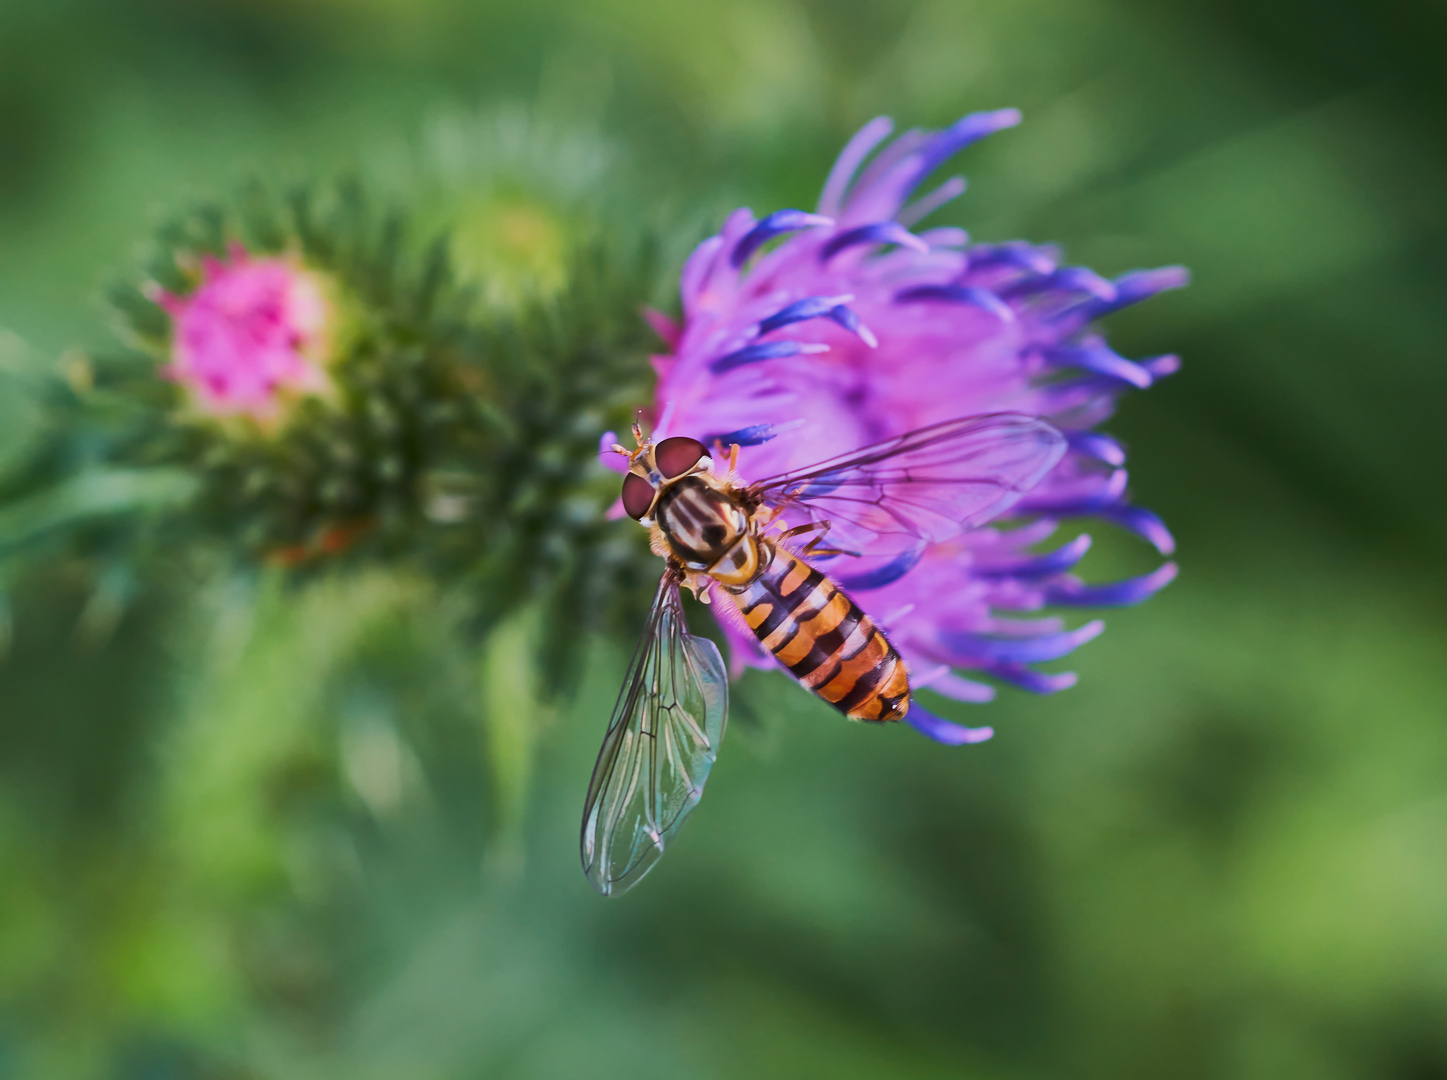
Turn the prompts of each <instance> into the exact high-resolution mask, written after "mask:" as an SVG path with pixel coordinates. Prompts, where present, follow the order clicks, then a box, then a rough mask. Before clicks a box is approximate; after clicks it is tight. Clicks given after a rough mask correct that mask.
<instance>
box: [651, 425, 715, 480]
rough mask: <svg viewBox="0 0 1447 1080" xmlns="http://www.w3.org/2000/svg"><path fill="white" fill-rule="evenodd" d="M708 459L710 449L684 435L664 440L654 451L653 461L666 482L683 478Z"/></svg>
mask: <svg viewBox="0 0 1447 1080" xmlns="http://www.w3.org/2000/svg"><path fill="white" fill-rule="evenodd" d="M706 457H708V447H706V446H704V445H703V443H701V442H699V441H698V440H697V439H689V438H686V437H684V436H682V435H675V436H674V437H673V438H671V439H664V440H663V441H662V442H661V443H659V444H658V446H657V447H656V448H655V449H654V451H653V460H654V462H655V463H656V464H657V465H658V471H659V472H660V473H662V474H663V477H664V479H666V480H672V479H673V478H674V477H676V476H682V475H683V474H684V473H686V472H688V470H689V469H691V468H693V467H694V466H695V465H697V464H698V463H699V462H700V461H701V460H703V459H704V458H706Z"/></svg>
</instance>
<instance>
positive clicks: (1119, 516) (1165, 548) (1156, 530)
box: [1095, 506, 1176, 555]
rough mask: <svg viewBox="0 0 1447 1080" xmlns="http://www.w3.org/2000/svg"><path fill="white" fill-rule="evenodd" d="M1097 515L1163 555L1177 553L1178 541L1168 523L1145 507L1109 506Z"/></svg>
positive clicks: (1097, 512)
mask: <svg viewBox="0 0 1447 1080" xmlns="http://www.w3.org/2000/svg"><path fill="white" fill-rule="evenodd" d="M1095 514H1096V515H1097V516H1098V517H1101V518H1104V519H1105V520H1106V521H1109V522H1111V523H1112V524H1115V525H1119V526H1120V527H1121V528H1122V529H1125V530H1127V531H1129V532H1133V533H1135V534H1136V535H1137V536H1139V537H1140V538H1141V539H1143V540H1147V541H1149V542H1150V543H1151V544H1153V545H1154V546H1155V549H1156V550H1157V551H1159V552H1160V553H1161V554H1162V555H1174V554H1175V553H1176V541H1175V538H1174V537H1172V536H1171V531H1170V530H1169V529H1167V528H1166V523H1165V522H1164V521H1162V520H1161V519H1160V518H1159V517H1157V516H1156V515H1155V514H1153V513H1151V512H1150V511H1149V510H1147V509H1145V508H1144V507H1140V506H1107V507H1104V508H1102V509H1100V510H1097V511H1095Z"/></svg>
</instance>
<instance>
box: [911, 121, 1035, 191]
mask: <svg viewBox="0 0 1447 1080" xmlns="http://www.w3.org/2000/svg"><path fill="white" fill-rule="evenodd" d="M1021 119H1022V117H1021V115H1020V110H1019V109H996V110H995V111H994V112H977V113H970V114H969V115H968V116H962V117H961V118H960V119H958V120H956V121H955V122H954V123H953V124H951V125H950V126H949V127H947V128H945V129H944V130H943V131H941V132H939V133H938V134H937V135H935V136H934V137H933V138H932V139H930V141H929V142H928V143H926V144H925V145H924V146H923V147H922V148H921V149H920V152H919V158H920V160H919V164H918V165H917V166H916V167H915V171H914V174H913V176H912V177H911V178H910V179H909V180H907V181H906V185H905V187H903V188H902V189H901V191H900V196H901V198H903V197H906V196H908V195H909V193H910V192H911V191H913V190H914V189H915V187H917V186H918V185H919V183H920V181H922V180H923V179H924V178H925V177H926V176H928V175H929V174H930V173H932V172H934V171H935V170H936V169H937V168H939V167H940V166H941V165H943V164H944V163H945V162H946V161H947V160H949V159H950V158H952V157H954V156H955V154H957V153H959V152H960V151H961V150H963V149H964V148H965V147H967V146H969V145H970V144H971V143H974V142H979V141H980V140H981V139H983V138H985V137H986V136H987V135H993V134H994V133H995V132H997V131H1003V130H1005V129H1006V128H1012V127H1014V126H1015V125H1016V124H1018V123H1019V122H1020V120H1021Z"/></svg>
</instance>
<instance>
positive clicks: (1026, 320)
mask: <svg viewBox="0 0 1447 1080" xmlns="http://www.w3.org/2000/svg"><path fill="white" fill-rule="evenodd" d="M1018 122H1019V114H1018V113H1017V112H1015V111H1014V110H1003V111H999V112H991V113H976V114H972V115H970V116H966V117H965V118H963V119H962V120H960V121H959V122H958V123H956V124H954V125H953V126H951V127H949V128H946V129H944V130H943V131H937V132H921V131H912V132H908V133H906V134H904V135H902V136H900V137H899V138H897V139H895V140H894V141H893V142H892V143H889V144H888V145H886V146H884V148H883V149H882V150H880V152H879V153H878V154H877V155H875V157H874V159H873V160H872V161H871V162H870V163H869V164H868V165H867V166H865V167H864V169H863V171H862V173H861V172H860V167H861V165H863V164H864V161H865V159H866V158H867V157H868V156H869V154H870V152H871V151H873V150H874V149H875V147H877V146H879V144H880V143H882V142H883V141H884V140H885V138H886V137H887V136H888V135H889V133H890V130H891V125H890V122H889V121H888V120H887V119H884V118H881V119H877V120H875V121H873V122H871V123H870V124H868V125H866V126H865V127H864V129H863V130H861V131H860V132H859V133H858V134H857V135H856V136H855V137H854V138H853V139H852V140H851V141H850V142H849V144H848V145H847V146H846V147H845V149H844V152H843V153H842V154H841V155H840V157H839V160H838V162H837V163H836V165H835V166H834V169H833V171H832V172H831V174H830V176H829V178H828V181H827V183H826V184H825V186H824V191H823V195H822V197H821V199H820V202H819V207H818V212H817V213H806V212H803V211H799V210H780V211H777V212H775V213H772V214H770V215H768V216H767V217H765V218H763V219H761V220H757V219H755V218H754V216H753V214H752V213H750V212H749V211H748V210H743V209H741V210H736V211H735V212H734V213H733V214H732V215H730V217H729V218H728V220H727V222H726V223H725V225H724V228H723V230H722V232H721V233H720V234H719V235H717V236H714V237H711V238H710V239H708V240H706V241H704V242H703V243H702V244H701V245H699V247H698V248H697V249H696V250H695V251H694V253H693V255H692V256H691V257H690V258H689V260H688V262H687V264H686V266H685V267H684V270H683V275H682V281H681V293H682V303H683V320H682V322H681V323H680V324H674V323H673V322H672V321H671V320H668V319H665V318H663V317H661V316H654V317H653V319H652V321H653V322H654V325H655V328H656V329H658V330H659V332H660V333H661V334H662V335H663V336H664V338H665V340H666V341H667V342H668V343H669V345H670V346H671V352H670V353H669V354H668V355H665V356H659V357H656V358H655V367H656V368H657V371H658V375H659V381H658V386H657V392H656V397H655V402H654V413H653V416H654V420H655V432H654V437H655V438H661V437H666V436H668V435H672V434H687V435H692V436H694V437H696V438H699V439H701V440H702V441H703V442H704V443H705V444H708V445H710V446H716V447H718V448H719V449H721V450H723V451H726V450H727V448H728V446H729V445H730V444H734V443H736V444H738V445H739V446H740V447H742V448H743V449H742V451H741V453H740V457H739V462H738V470H739V473H740V474H741V476H742V477H743V478H744V479H745V480H747V481H755V480H761V479H763V478H765V477H768V476H771V475H774V474H776V473H781V472H785V471H788V470H791V469H796V468H800V467H803V466H807V465H810V464H812V463H813V462H816V461H821V460H823V459H825V458H829V457H831V456H833V455H835V454H839V453H843V452H846V451H850V450H853V449H856V448H858V447H861V446H864V445H866V444H869V443H872V442H875V441H877V440H881V439H885V438H888V437H890V436H893V435H898V434H901V433H904V432H907V431H911V430H913V429H916V428H919V427H923V426H925V425H928V424H933V423H937V422H940V421H944V420H949V419H953V418H956V417H961V416H970V415H977V414H984V413H992V412H1001V411H1011V412H1021V413H1029V414H1032V415H1037V416H1042V417H1045V418H1046V419H1048V420H1049V421H1050V422H1051V423H1053V424H1054V425H1055V426H1056V427H1057V428H1059V429H1060V430H1061V431H1062V432H1063V433H1064V434H1065V435H1066V437H1067V439H1068V444H1069V450H1068V452H1067V453H1066V454H1065V456H1064V457H1063V458H1062V459H1061V460H1060V462H1059V463H1058V464H1057V465H1056V466H1055V467H1054V468H1053V469H1052V470H1051V471H1050V472H1049V473H1048V474H1047V475H1046V476H1045V477H1044V479H1043V480H1041V481H1040V482H1039V484H1038V485H1037V486H1036V487H1035V488H1033V489H1032V490H1031V491H1030V492H1029V493H1028V494H1027V495H1026V496H1025V497H1024V498H1023V499H1021V500H1020V501H1019V502H1018V503H1016V504H1015V506H1014V508H1013V509H1012V510H1011V511H1010V512H1009V513H1008V514H1007V516H1006V517H1005V518H1002V519H1000V520H998V521H997V522H995V523H994V524H993V525H992V526H990V527H987V528H983V529H979V530H976V531H974V532H971V533H967V534H965V535H963V536H960V537H959V538H957V539H955V540H952V541H949V542H946V543H941V544H936V545H934V546H933V547H930V548H927V549H925V550H923V551H919V550H915V551H905V552H903V553H900V552H893V553H889V555H888V556H887V557H878V558H874V559H872V560H871V559H868V558H865V559H851V558H836V559H833V560H831V561H829V562H826V563H825V564H823V566H822V568H824V569H826V570H827V571H828V572H829V573H830V574H831V575H833V576H834V577H835V578H836V580H837V581H838V582H839V584H841V585H842V586H844V587H845V588H846V589H847V590H848V591H850V592H851V593H852V594H853V595H854V596H855V598H856V600H857V601H858V602H859V604H860V605H861V606H862V607H864V608H865V610H866V611H868V612H869V613H870V614H871V615H872V616H873V617H874V618H876V619H877V620H880V621H881V622H883V623H884V624H885V628H886V632H887V633H888V634H889V635H890V638H891V640H892V641H893V642H894V644H895V646H896V648H898V649H899V651H900V653H901V654H902V655H903V656H904V658H905V659H906V661H907V662H908V663H909V665H910V669H911V672H912V683H913V685H914V686H915V687H917V688H918V687H928V688H930V689H932V690H934V691H937V692H939V693H941V694H943V695H945V696H947V697H950V698H953V699H955V700H959V701H970V702H982V701H987V700H989V699H990V698H992V697H993V696H994V693H995V691H994V689H993V688H992V687H991V686H990V685H988V684H986V683H982V682H979V681H975V680H973V679H968V678H965V677H963V676H961V675H959V674H957V673H956V672H957V670H960V669H963V670H967V671H971V672H977V673H981V674H984V675H987V676H991V677H993V678H994V679H996V680H999V681H1002V682H1005V683H1009V684H1014V685H1016V686H1019V687H1023V688H1024V689H1027V690H1032V691H1035V692H1037V693H1051V692H1054V691H1056V690H1060V689H1063V688H1065V687H1067V686H1070V685H1072V684H1073V683H1074V681H1075V677H1074V675H1071V674H1047V673H1043V672H1041V671H1038V670H1036V669H1035V668H1034V666H1033V665H1035V664H1037V663H1040V662H1044V661H1050V660H1055V659H1058V658H1060V657H1062V656H1065V655H1066V654H1067V653H1069V652H1071V651H1072V650H1073V649H1074V648H1075V647H1076V646H1078V645H1080V644H1082V643H1083V642H1085V641H1088V640H1090V639H1091V638H1093V637H1095V636H1096V635H1097V634H1098V633H1099V632H1100V631H1101V629H1102V624H1101V623H1100V622H1099V621H1091V622H1086V623H1085V624H1084V625H1082V626H1079V627H1077V628H1075V629H1066V628H1065V624H1064V621H1063V620H1062V619H1061V618H1059V617H1058V616H1054V615H1046V616H1037V615H1031V617H1021V616H1023V615H1026V614H1027V613H1035V612H1039V611H1040V610H1041V609H1043V608H1046V607H1047V606H1063V607H1101V606H1111V605H1120V604H1131V603H1135V602H1137V601H1140V600H1142V599H1144V598H1146V597H1147V596H1149V595H1150V594H1152V593H1153V592H1155V591H1156V590H1157V589H1159V588H1161V587H1162V586H1163V585H1165V584H1166V583H1167V582H1168V581H1170V580H1171V578H1172V577H1173V576H1174V575H1175V567H1174V565H1173V564H1170V563H1167V564H1165V565H1164V566H1162V567H1161V568H1160V569H1158V570H1157V571H1155V572H1154V573H1152V574H1148V575H1146V576H1144V577H1141V578H1135V579H1131V580H1127V581H1121V582H1116V583H1113V584H1107V585H1086V584H1084V583H1083V582H1082V581H1081V580H1080V579H1079V578H1078V577H1076V576H1075V575H1074V574H1073V573H1072V572H1071V570H1072V568H1073V567H1074V566H1075V565H1076V563H1077V562H1079V560H1080V559H1081V557H1082V556H1083V555H1084V554H1085V551H1086V549H1087V548H1088V547H1089V546H1090V538H1089V537H1088V536H1086V535H1080V536H1077V537H1075V538H1074V539H1072V540H1070V541H1069V542H1068V543H1065V544H1063V545H1060V546H1057V547H1056V548H1054V549H1053V550H1050V551H1046V552H1043V553H1041V552H1037V551H1036V550H1035V548H1036V545H1039V544H1042V543H1044V542H1045V541H1046V540H1047V539H1048V537H1049V536H1050V535H1051V534H1052V533H1053V532H1055V531H1056V529H1057V527H1058V526H1059V524H1060V522H1061V521H1062V520H1063V519H1069V518H1076V517H1094V518H1098V519H1103V520H1106V521H1110V522H1112V523H1114V524H1116V525H1118V526H1121V527H1123V528H1125V529H1127V530H1130V531H1132V532H1134V533H1136V534H1138V535H1140V536H1142V537H1144V538H1145V539H1146V540H1148V541H1149V542H1150V543H1152V544H1154V545H1155V547H1156V548H1157V549H1159V550H1160V552H1161V553H1162V554H1170V552H1171V551H1172V548H1173V541H1172V539H1171V536H1170V534H1169V532H1167V530H1166V528H1165V526H1164V525H1163V524H1162V523H1161V521H1160V520H1159V519H1158V518H1157V517H1156V516H1155V515H1154V514H1152V513H1150V512H1149V511H1147V510H1143V509H1141V508H1139V507H1135V506H1132V505H1131V504H1130V503H1129V502H1128V500H1127V498H1126V473H1125V470H1124V468H1123V467H1122V466H1123V464H1124V461H1125V453H1124V450H1123V449H1122V447H1121V445H1120V444H1119V443H1118V442H1116V441H1115V440H1114V439H1112V438H1111V437H1110V436H1108V435H1105V434H1101V433H1099V432H1097V431H1095V430H1093V429H1094V428H1095V427H1096V425H1098V424H1100V423H1101V422H1102V421H1104V420H1105V419H1107V418H1108V417H1109V416H1110V415H1111V413H1112V411H1113V409H1114V405H1115V401H1116V399H1117V398H1118V397H1119V396H1120V394H1121V393H1123V392H1124V391H1126V390H1129V389H1133V388H1134V389H1145V388H1146V387H1149V386H1150V385H1151V384H1152V383H1153V382H1154V381H1155V380H1156V379H1159V378H1161V377H1163V376H1165V375H1169V374H1170V373H1171V372H1173V371H1174V370H1176V368H1177V366H1178V362H1177V360H1176V358H1175V357H1173V356H1157V357H1152V358H1149V359H1145V360H1138V361H1137V360H1128V359H1126V358H1124V357H1122V356H1119V355H1117V354H1116V353H1114V352H1113V351H1112V350H1111V349H1110V347H1109V346H1108V345H1107V344H1106V341H1105V339H1104V338H1103V337H1102V336H1101V334H1100V333H1099V331H1098V330H1097V329H1096V328H1095V323H1096V320H1098V319H1099V318H1100V317H1102V316H1104V315H1107V314H1109V313H1110V312H1112V311H1115V310H1117V309H1119V308H1122V307H1124V306H1126V305H1128V304H1133V303H1135V302H1136V301H1138V300H1142V299H1144V298H1146V297H1148V296H1151V295H1152V294H1154V293H1157V292H1160V291H1162V290H1164V289H1170V288H1176V287H1179V286H1180V285H1182V284H1184V283H1185V281H1186V274H1185V272H1184V271H1183V270H1181V269H1179V268H1168V269H1160V270H1149V271H1138V272H1134V273H1128V274H1125V275H1123V276H1121V277H1118V278H1116V279H1114V280H1107V279H1105V278H1103V277H1101V276H1099V275H1097V274H1095V273H1093V272H1092V271H1090V270H1087V269H1085V268H1083V267H1074V266H1066V265H1062V264H1061V262H1060V256H1059V253H1058V252H1057V251H1056V250H1055V249H1053V248H1050V247H1040V246H1035V245H1032V244H1027V243H1023V242H1011V243H997V244H975V243H971V242H970V241H969V239H968V237H967V236H966V234H965V233H964V232H963V231H961V230H959V229H952V228H945V229H934V230H930V231H925V232H912V231H911V230H910V228H909V226H911V225H912V224H913V223H914V222H917V221H919V220H920V219H921V218H923V217H924V216H925V215H926V214H927V213H929V212H930V211H931V210H933V209H935V208H936V207H938V206H939V205H941V204H943V203H944V202H946V201H948V200H949V199H952V198H954V197H955V196H957V195H959V194H960V193H961V192H962V191H963V190H964V186H965V185H964V181H963V180H962V179H960V178H958V177H956V178H954V179H951V180H947V181H945V182H944V183H943V184H941V185H940V186H939V187H937V188H935V189H934V190H933V191H931V192H930V193H928V194H925V195H923V196H922V197H920V198H918V199H917V200H916V201H914V202H912V203H910V202H909V201H908V200H909V199H910V198H911V197H912V196H913V195H914V193H915V190H916V189H917V188H918V186H919V185H920V184H921V183H922V182H923V181H924V180H925V179H926V178H927V177H928V176H929V175H930V174H931V173H932V172H933V171H934V170H935V169H936V168H937V167H938V166H939V165H941V164H942V163H943V162H944V161H945V160H946V159H947V158H949V157H950V156H951V155H953V154H954V153H955V152H956V151H957V150H959V149H961V148H963V147H964V146H967V145H969V144H970V143H972V142H975V141H976V140H978V139H980V138H983V137H984V136H986V135H989V134H991V133H992V132H995V131H998V130H1000V129H1002V128H1006V127H1010V126H1013V125H1014V124H1016V123H1018ZM780 238H782V241H781V242H777V241H779V239H780ZM607 441H608V440H607V439H605V443H606V442H607ZM723 626H724V630H725V632H726V634H727V636H728V638H729V640H730V643H731V647H732V648H731V651H732V656H733V663H734V667H735V670H736V671H737V670H739V669H740V667H741V666H742V665H756V666H768V665H770V664H771V663H772V660H771V659H770V658H769V657H768V655H767V654H766V653H765V652H764V651H763V650H762V649H760V647H759V646H758V643H757V642H756V641H755V640H754V639H753V637H752V636H750V635H749V634H748V632H747V631H746V630H745V629H744V628H742V627H740V626H737V625H735V624H733V623H731V622H728V621H725V622H724V624H723ZM910 720H911V721H912V722H914V723H915V726H916V727H918V728H920V729H921V730H923V731H925V733H926V734H929V735H931V736H932V737H935V738H939V739H941V740H943V741H949V742H962V741H976V740H977V739H978V738H981V737H987V735H988V729H978V730H973V729H963V728H960V727H959V726H958V725H953V724H949V723H947V722H945V721H940V720H937V719H936V718H931V717H928V714H926V713H924V712H923V710H918V711H916V710H913V709H912V711H911V714H910Z"/></svg>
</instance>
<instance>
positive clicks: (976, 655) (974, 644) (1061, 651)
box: [940, 619, 1105, 667]
mask: <svg viewBox="0 0 1447 1080" xmlns="http://www.w3.org/2000/svg"><path fill="white" fill-rule="evenodd" d="M1104 629H1105V623H1103V622H1101V621H1100V620H1099V619H1095V620H1093V621H1091V622H1088V623H1086V624H1085V625H1084V626H1081V627H1077V628H1076V629H1074V630H1068V631H1066V632H1065V633H1061V634H1040V635H1038V636H1037V637H1023V638H1001V637H984V636H983V635H980V634H968V633H964V632H962V631H958V630H946V631H944V632H943V633H942V634H941V635H940V637H941V639H942V640H943V641H944V642H945V644H946V645H947V646H948V647H949V649H950V650H951V652H952V653H953V654H954V655H955V656H957V657H960V658H961V660H962V662H961V665H960V666H961V667H977V666H979V665H980V664H988V663H990V662H992V661H993V662H999V663H1007V664H1038V663H1040V662H1042V661H1045V660H1059V659H1060V658H1061V657H1062V656H1067V655H1069V654H1070V653H1072V652H1074V651H1075V650H1076V649H1077V648H1079V647H1080V646H1081V645H1084V644H1085V643H1086V642H1087V641H1089V640H1090V639H1091V638H1094V637H1097V636H1099V634H1100V632H1101V631H1102V630H1104Z"/></svg>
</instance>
